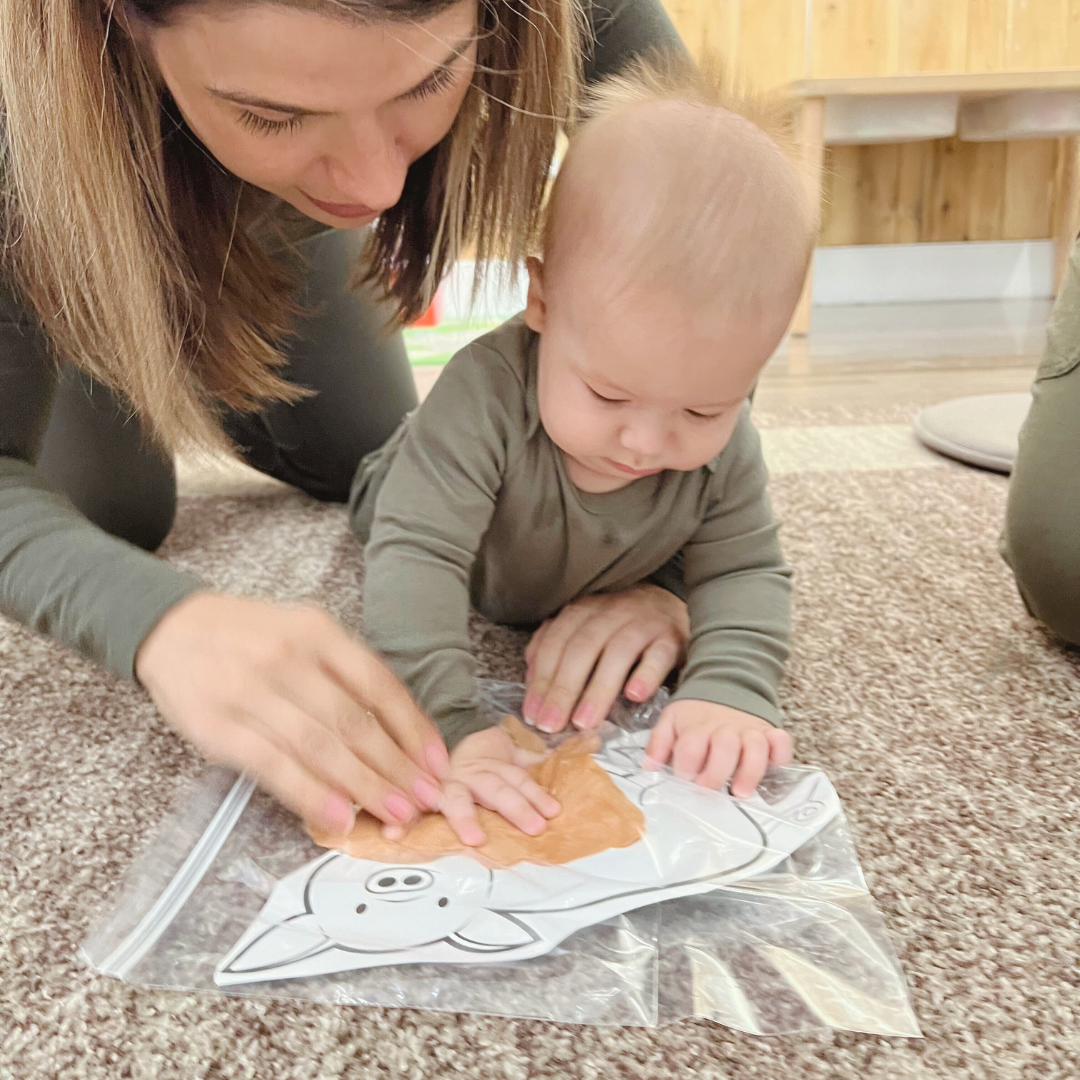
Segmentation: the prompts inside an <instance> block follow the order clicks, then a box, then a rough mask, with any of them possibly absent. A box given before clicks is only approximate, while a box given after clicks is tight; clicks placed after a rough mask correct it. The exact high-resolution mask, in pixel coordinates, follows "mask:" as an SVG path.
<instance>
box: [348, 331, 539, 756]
mask: <svg viewBox="0 0 1080 1080" xmlns="http://www.w3.org/2000/svg"><path fill="white" fill-rule="evenodd" d="M524 398H525V394H524V389H523V386H522V384H521V381H520V377H519V375H518V373H516V372H515V371H514V370H513V369H512V368H511V367H510V365H509V364H508V363H506V361H504V360H503V358H502V357H501V356H500V355H499V354H498V353H496V352H494V351H493V350H491V349H488V348H486V347H484V346H482V345H477V344H476V343H474V344H472V345H470V346H468V347H466V348H465V349H464V350H462V352H460V353H458V354H457V355H456V356H455V357H454V358H453V359H452V360H451V361H450V363H449V364H448V365H447V367H446V369H445V371H443V373H442V374H441V375H440V376H439V379H438V381H437V382H436V383H435V385H434V387H433V388H432V390H431V393H430V394H429V395H428V397H427V398H426V399H425V401H424V403H423V405H421V406H420V408H419V410H418V411H417V413H416V414H415V416H413V417H412V419H411V421H410V423H409V428H408V431H407V433H406V434H405V435H404V437H403V438H402V440H401V443H400V446H398V447H397V450H396V454H395V457H394V459H393V464H392V465H391V466H390V469H389V471H388V472H387V474H386V479H385V481H384V483H383V484H382V486H381V488H380V490H379V494H378V497H377V501H376V503H375V508H374V519H373V521H372V523H371V531H370V538H369V539H368V542H367V546H366V547H365V550H364V629H365V634H366V637H367V641H368V642H369V644H371V645H372V646H374V647H375V648H376V649H378V650H379V651H380V652H381V653H382V654H383V655H384V656H385V657H386V658H387V660H388V661H389V663H390V666H391V667H392V668H393V669H394V671H395V672H396V674H397V675H398V677H399V678H400V679H401V680H402V681H403V682H404V683H405V685H406V686H408V688H409V690H410V691H411V692H412V694H413V696H414V697H415V698H416V700H417V703H418V704H419V705H420V706H421V708H423V709H424V710H425V711H426V712H427V713H428V715H429V716H430V717H431V718H432V719H433V720H434V721H435V722H436V723H437V724H438V725H439V728H440V730H441V731H442V734H443V736H444V738H445V739H446V744H447V746H448V747H450V748H453V746H454V745H455V744H456V743H458V742H459V741H460V740H461V739H463V738H464V737H465V736H466V735H468V734H471V733H472V732H474V731H479V730H481V729H483V728H485V727H488V726H490V722H489V721H488V720H487V719H486V718H485V717H484V716H483V715H482V713H481V710H480V700H479V694H478V691H477V687H476V679H475V677H474V672H475V667H476V665H475V661H474V659H473V656H472V652H471V649H470V647H469V632H468V624H469V602H470V588H469V584H470V573H471V571H472V569H473V566H474V564H475V562H476V558H477V553H478V552H479V550H480V545H481V542H482V540H483V537H484V534H485V532H486V531H487V529H488V526H489V524H490V522H491V518H492V515H493V514H494V512H495V502H496V499H497V497H498V495H499V491H500V489H501V488H502V483H503V476H504V475H505V472H506V466H507V462H508V460H511V459H512V457H513V455H514V454H515V453H517V451H518V449H519V448H520V445H521V440H522V435H521V434H520V433H521V431H522V430H523V429H524V415H523V410H524ZM350 509H351V518H352V520H353V522H354V526H355V527H356V528H357V530H358V532H359V533H360V535H363V533H364V532H365V531H366V526H364V525H361V523H360V517H361V516H367V513H369V512H370V511H369V510H368V511H367V512H365V511H364V508H362V507H361V506H360V505H359V504H357V503H356V502H355V500H354V502H353V504H352V506H351V508H350Z"/></svg>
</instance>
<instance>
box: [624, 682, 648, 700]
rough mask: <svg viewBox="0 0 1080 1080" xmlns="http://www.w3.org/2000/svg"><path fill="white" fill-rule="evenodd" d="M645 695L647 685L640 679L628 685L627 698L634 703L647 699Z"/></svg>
mask: <svg viewBox="0 0 1080 1080" xmlns="http://www.w3.org/2000/svg"><path fill="white" fill-rule="evenodd" d="M645 693H646V688H645V684H644V683H643V682H640V681H639V680H638V679H632V680H631V681H630V682H629V683H627V684H626V696H627V697H628V698H631V699H632V700H634V701H640V700H641V699H642V698H643V697H645Z"/></svg>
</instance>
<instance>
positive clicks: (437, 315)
mask: <svg viewBox="0 0 1080 1080" xmlns="http://www.w3.org/2000/svg"><path fill="white" fill-rule="evenodd" d="M441 321H442V287H441V286H440V287H439V288H438V289H437V290H436V291H435V296H434V298H433V299H432V301H431V303H430V304H428V308H427V311H425V312H424V314H423V315H421V316H420V318H419V319H417V320H416V321H415V322H414V323H413V324H412V325H413V326H438V325H439V323H440V322H441Z"/></svg>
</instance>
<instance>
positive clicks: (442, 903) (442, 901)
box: [439, 896, 450, 907]
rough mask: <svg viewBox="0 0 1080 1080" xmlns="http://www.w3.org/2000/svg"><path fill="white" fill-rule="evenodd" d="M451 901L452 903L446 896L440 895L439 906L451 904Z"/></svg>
mask: <svg viewBox="0 0 1080 1080" xmlns="http://www.w3.org/2000/svg"><path fill="white" fill-rule="evenodd" d="M449 903H450V901H449V900H447V899H446V897H445V896H440V897H439V907H446V905H447V904H449Z"/></svg>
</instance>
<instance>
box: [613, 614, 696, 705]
mask: <svg viewBox="0 0 1080 1080" xmlns="http://www.w3.org/2000/svg"><path fill="white" fill-rule="evenodd" d="M682 649H683V641H682V639H681V638H680V637H679V636H678V635H677V634H676V633H675V632H674V631H669V632H668V633H666V634H663V635H662V636H660V637H656V638H654V639H653V641H652V644H650V645H649V647H648V648H647V649H646V650H645V652H644V653H643V654H642V657H641V660H640V662H639V663H638V666H637V667H636V668H634V671H633V673H632V674H631V675H630V678H629V679H627V680H626V689H625V691H624V693H625V694H626V696H627V697H628V698H629V699H630V700H631V701H648V700H649V698H651V697H652V696H653V694H655V693H656V691H657V690H659V689H660V687H661V686H662V685H663V683H664V680H665V679H666V678H667V677H668V674H669V673H670V672H671V671H672V670H673V669H674V668H675V665H676V664H678V662H679V657H680V655H682Z"/></svg>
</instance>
